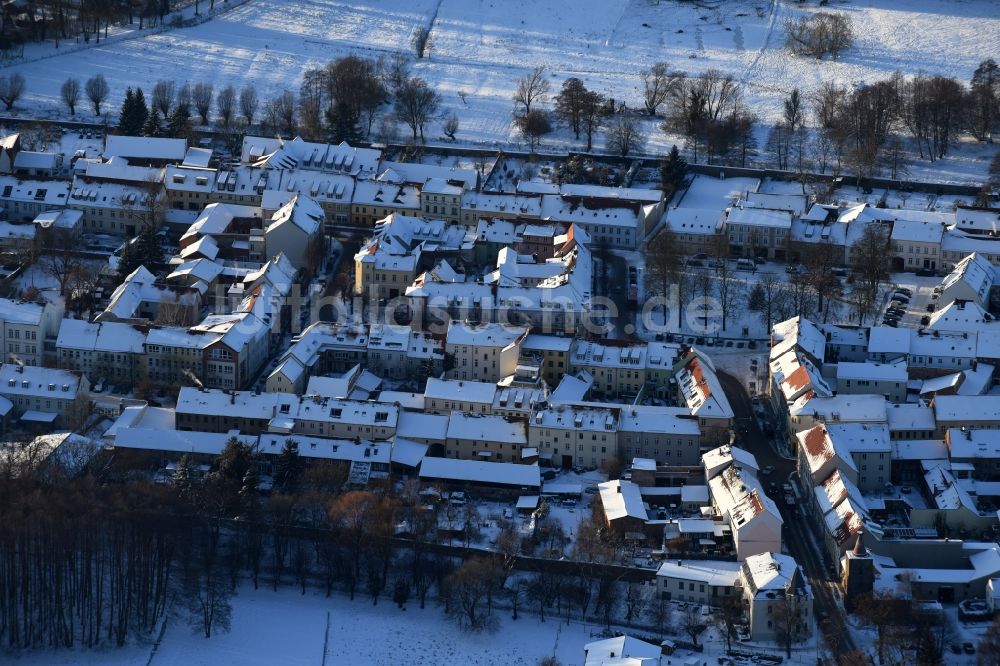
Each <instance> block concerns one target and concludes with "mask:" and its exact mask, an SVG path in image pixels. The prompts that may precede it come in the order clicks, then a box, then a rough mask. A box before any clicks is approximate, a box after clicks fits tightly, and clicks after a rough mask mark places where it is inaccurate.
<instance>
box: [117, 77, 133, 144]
mask: <svg viewBox="0 0 1000 666" xmlns="http://www.w3.org/2000/svg"><path fill="white" fill-rule="evenodd" d="M134 109H135V95H134V94H133V93H132V86H129V87H128V88H127V89H126V90H125V99H124V100H122V110H121V113H119V114H118V131H119V132H121V133H122V134H126V135H131V134H133V132H132V131H131V130H132V119H133V118H134V116H135V111H134Z"/></svg>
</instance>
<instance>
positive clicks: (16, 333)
mask: <svg viewBox="0 0 1000 666" xmlns="http://www.w3.org/2000/svg"><path fill="white" fill-rule="evenodd" d="M61 317H62V309H61V308H60V307H59V306H58V305H56V304H55V303H50V302H47V301H43V302H40V303H32V302H29V301H15V300H11V299H9V298H0V336H2V337H3V345H4V355H3V358H4V362H5V363H15V364H21V365H29V366H41V365H43V363H44V361H45V357H46V349H45V342H46V339H49V340H52V339H55V337H56V335H57V334H58V331H59V322H60V319H61Z"/></svg>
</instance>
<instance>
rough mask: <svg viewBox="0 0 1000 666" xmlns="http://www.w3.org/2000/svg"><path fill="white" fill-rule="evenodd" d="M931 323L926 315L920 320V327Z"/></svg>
mask: <svg viewBox="0 0 1000 666" xmlns="http://www.w3.org/2000/svg"><path fill="white" fill-rule="evenodd" d="M929 323H931V318H930V317H928V316H927V315H924V316H923V317H921V318H920V325H921V326H926V325H927V324H929Z"/></svg>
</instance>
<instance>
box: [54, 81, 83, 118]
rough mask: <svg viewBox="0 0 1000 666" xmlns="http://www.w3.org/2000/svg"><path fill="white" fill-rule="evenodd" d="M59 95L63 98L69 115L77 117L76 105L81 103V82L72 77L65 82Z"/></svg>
mask: <svg viewBox="0 0 1000 666" xmlns="http://www.w3.org/2000/svg"><path fill="white" fill-rule="evenodd" d="M59 95H60V96H61V97H62V101H63V104H65V105H66V108H67V109H69V114H70V115H71V116H75V115H76V105H77V102H79V101H80V80H79V79H74V78H72V77H70V78H68V79H66V80H65V81H63V84H62V87H61V88H60V89H59Z"/></svg>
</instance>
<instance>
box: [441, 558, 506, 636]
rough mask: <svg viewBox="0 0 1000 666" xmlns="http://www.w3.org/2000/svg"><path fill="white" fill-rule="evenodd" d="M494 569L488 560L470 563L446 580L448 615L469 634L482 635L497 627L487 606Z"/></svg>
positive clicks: (472, 559) (471, 560)
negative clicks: (482, 632)
mask: <svg viewBox="0 0 1000 666" xmlns="http://www.w3.org/2000/svg"><path fill="white" fill-rule="evenodd" d="M492 585H493V581H492V580H491V567H490V564H489V562H488V561H487V559H486V558H484V557H473V558H471V559H468V560H466V561H465V562H464V563H462V565H461V566H459V567H458V568H457V569H455V571H454V572H452V573H451V575H449V576H448V577H447V579H445V587H446V589H447V595H448V604H447V605H446V607H445V610H446V612H447V613H448V614H449V615H450V616H451V617H452V618H453V619H454V620H455V622H456V623H457V624H458V625H459V626H460V627H461V628H463V629H465V630H466V631H481V630H483V629H491V628H493V627H495V626H496V618H495V617H492V616H490V615H489V614H488V613H487V611H486V609H485V608H484V606H485V605H486V603H487V598H488V597H489V595H490V588H491V586H492Z"/></svg>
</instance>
